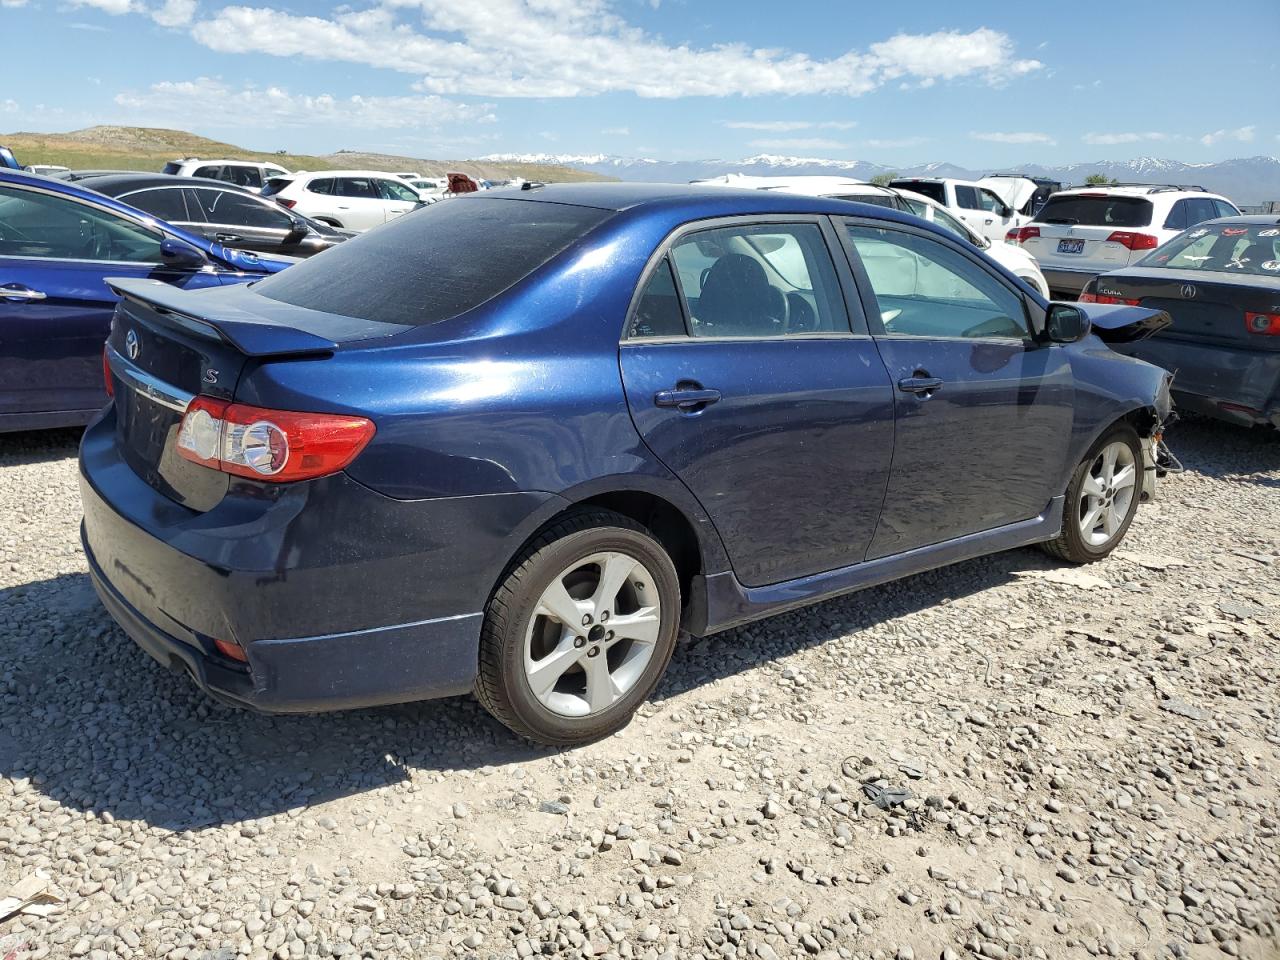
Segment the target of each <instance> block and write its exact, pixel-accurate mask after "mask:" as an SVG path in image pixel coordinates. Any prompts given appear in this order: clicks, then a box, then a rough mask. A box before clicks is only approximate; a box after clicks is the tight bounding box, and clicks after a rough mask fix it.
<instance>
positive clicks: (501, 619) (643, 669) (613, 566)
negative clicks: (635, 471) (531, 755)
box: [475, 510, 680, 746]
mask: <svg viewBox="0 0 1280 960" xmlns="http://www.w3.org/2000/svg"><path fill="white" fill-rule="evenodd" d="M679 621H680V580H679V578H678V576H677V575H676V570H675V566H674V565H673V564H672V562H671V558H670V557H669V556H668V555H667V552H666V551H665V550H664V549H663V548H662V545H661V544H660V543H658V541H657V540H656V539H654V537H653V536H652V535H651V534H650V533H649V531H648V530H646V529H645V528H644V527H642V526H640V525H639V524H637V523H635V522H634V521H632V520H631V519H629V518H627V517H624V516H622V515H620V514H616V513H613V512H611V511H607V510H583V511H579V512H576V513H573V514H570V515H568V516H566V517H564V518H562V519H560V520H558V521H556V522H555V523H553V524H552V525H551V526H549V527H548V528H547V529H546V530H544V531H543V532H542V533H541V534H539V535H538V536H537V537H536V538H535V539H534V541H533V542H532V543H530V544H529V545H528V546H527V547H525V549H524V550H523V551H522V552H521V554H520V556H519V557H517V558H516V560H515V562H514V563H513V564H512V566H511V567H510V568H509V569H508V572H507V573H506V575H505V576H504V578H503V580H502V582H501V583H500V584H499V585H498V588H497V589H496V590H495V591H494V594H493V597H492V598H491V599H490V601H489V605H488V607H487V609H486V613H485V621H484V627H483V629H482V631H481V638H480V664H479V672H478V675H477V678H476V687H475V690H476V696H477V697H478V699H479V700H480V702H481V703H482V704H484V706H485V708H486V709H487V710H488V711H489V712H490V713H492V714H493V715H494V717H496V718H497V719H498V720H499V721H501V722H502V723H503V724H505V725H506V726H507V727H509V728H510V729H511V730H513V731H514V732H516V733H518V734H519V735H521V736H523V737H526V738H528V739H530V740H534V741H537V742H539V743H545V744H549V745H551V746H578V745H581V744H584V743H590V742H591V741H593V740H598V739H600V738H601V737H605V736H608V735H609V734H611V733H614V732H615V731H617V730H619V729H621V728H622V727H623V726H625V725H626V724H627V722H628V721H630V719H631V716H632V714H634V713H635V711H636V709H637V708H638V707H639V706H640V704H641V703H643V702H644V701H645V700H646V699H648V697H649V694H650V693H652V692H653V688H654V687H655V686H657V683H658V680H659V678H661V676H662V674H663V671H665V670H666V667H667V662H668V661H669V660H670V659H671V652H672V650H674V649H675V642H676V631H677V628H678V627H679Z"/></svg>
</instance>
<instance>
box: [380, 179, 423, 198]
mask: <svg viewBox="0 0 1280 960" xmlns="http://www.w3.org/2000/svg"><path fill="white" fill-rule="evenodd" d="M378 194H379V195H380V196H381V197H382V199H383V200H401V201H404V202H405V203H417V202H418V199H419V198H418V195H417V194H416V193H415V192H414V191H412V190H410V189H409V188H408V187H406V186H405V185H404V184H403V183H397V182H396V181H394V180H379V181H378Z"/></svg>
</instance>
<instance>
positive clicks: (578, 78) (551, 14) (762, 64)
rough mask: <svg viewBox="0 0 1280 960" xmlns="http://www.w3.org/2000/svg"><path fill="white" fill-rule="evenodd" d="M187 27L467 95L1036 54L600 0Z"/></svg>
mask: <svg viewBox="0 0 1280 960" xmlns="http://www.w3.org/2000/svg"><path fill="white" fill-rule="evenodd" d="M101 2H128V0H101ZM191 32H192V36H193V37H194V38H195V39H196V40H197V41H198V42H200V43H202V44H204V45H205V46H207V47H209V48H211V49H213V50H217V51H221V52H228V53H250V52H254V53H266V54H272V55H275V56H280V57H298V56H301V57H309V58H313V59H319V60H330V61H343V62H348V63H360V64H366V65H369V66H374V67H380V68H385V69H391V70H397V71H400V72H403V73H411V74H417V75H419V76H421V78H422V79H421V80H420V81H419V84H418V88H419V89H421V90H423V91H424V92H427V93H436V94H469V95H475V96H501V97H572V96H584V95H592V94H599V93H607V92H612V91H630V92H632V93H635V94H637V95H639V96H642V97H683V96H728V95H733V94H738V95H743V96H754V95H768V94H773V95H787V94H841V95H846V96H858V95H861V94H864V93H868V92H870V91H871V90H874V89H876V88H877V87H878V86H880V85H881V84H883V83H885V82H888V81H890V80H895V79H899V78H902V79H908V80H912V81H920V82H926V81H932V80H935V79H944V80H955V79H960V78H971V79H976V80H980V81H983V82H987V83H1000V82H1003V81H1005V80H1007V79H1008V78H1009V77H1015V76H1020V75H1023V74H1025V73H1029V72H1031V71H1033V70H1037V69H1039V68H1040V66H1041V64H1040V63H1039V61H1035V60H1017V59H1015V58H1014V56H1013V42H1012V41H1011V40H1010V38H1009V37H1008V36H1007V35H1006V34H1003V33H1000V32H998V31H995V30H990V29H987V28H981V29H978V30H974V31H971V32H969V33H960V32H956V31H940V32H937V33H932V34H927V35H914V34H899V35H897V36H894V37H891V38H890V39H888V40H885V41H882V42H880V43H875V44H872V45H871V47H870V48H869V49H868V50H866V51H858V50H850V51H848V52H847V53H845V54H842V55H841V56H838V57H835V58H832V59H827V60H820V59H814V58H811V57H810V56H809V55H807V54H804V53H797V52H792V51H787V50H777V49H758V48H751V47H748V46H746V45H744V44H736V43H726V44H717V45H714V46H709V47H701V48H695V47H691V46H688V45H679V46H673V45H671V44H669V43H667V42H665V41H663V40H661V39H660V38H658V37H655V36H653V35H650V34H648V33H645V32H644V31H643V30H641V29H639V28H637V27H634V26H632V25H631V24H629V23H628V22H627V21H626V20H624V19H623V18H622V17H621V16H618V15H617V14H615V13H614V12H613V8H612V4H611V3H610V0H487V2H485V3H462V4H459V3H457V2H456V0H383V3H382V5H379V6H371V7H366V8H363V9H351V8H350V7H338V8H337V9H335V10H334V11H333V12H332V13H330V14H329V15H328V16H302V15H298V14H294V13H290V12H288V11H286V10H283V9H275V8H271V7H248V6H230V7H226V8H224V9H222V10H220V11H218V12H217V13H216V14H214V15H213V16H211V17H209V18H207V19H202V20H198V21H197V22H196V23H194V24H193V26H192V30H191Z"/></svg>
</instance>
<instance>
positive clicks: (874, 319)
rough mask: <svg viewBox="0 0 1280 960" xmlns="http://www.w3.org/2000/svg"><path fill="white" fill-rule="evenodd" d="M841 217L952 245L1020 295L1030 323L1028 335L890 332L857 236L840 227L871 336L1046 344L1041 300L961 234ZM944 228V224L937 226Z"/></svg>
mask: <svg viewBox="0 0 1280 960" xmlns="http://www.w3.org/2000/svg"><path fill="white" fill-rule="evenodd" d="M832 219H838V220H839V221H840V226H841V227H843V226H846V225H853V226H859V227H870V228H871V229H874V230H896V231H898V232H900V233H905V234H912V235H915V236H918V237H922V238H923V239H925V240H932V241H934V242H935V243H941V244H942V245H943V246H945V247H950V248H951V249H952V250H953V251H955V252H956V253H959V254H960V255H961V256H962V257H964V258H965V259H966V260H968V261H969V262H970V263H972V264H973V265H974V266H976V267H978V268H980V269H981V270H983V271H985V272H986V273H987V275H988V276H990V277H991V278H992V279H993V280H995V281H996V282H997V283H999V284H1000V285H1001V286H1002V287H1004V288H1005V289H1006V290H1008V291H1009V293H1011V294H1012V295H1013V296H1015V297H1017V298H1018V302H1019V303H1021V304H1022V320H1023V325H1024V326H1025V327H1026V331H1027V332H1026V335H1025V336H1023V337H1022V338H1020V339H1019V338H1015V337H944V336H939V337H920V336H916V335H914V334H909V333H889V332H888V331H887V330H885V328H884V323H883V321H882V320H881V319H880V303H879V301H878V300H877V299H876V293H875V288H874V287H872V285H871V277H870V276H869V275H868V274H867V269H866V267H865V266H864V265H863V263H862V258H861V257H860V256H859V255H858V251H857V248H856V247H855V246H854V245H853V238H852V237H850V236H849V231H848V230H844V229H840V230H838V231H837V232H838V233H839V236H840V241H841V243H842V244H843V245H844V250H845V256H846V257H848V258H849V266H850V269H851V270H852V271H853V274H854V276H855V277H856V278H857V283H858V292H859V295H860V296H861V297H862V301H863V303H862V306H863V312H864V314H865V315H866V317H867V324H868V327H869V329H870V330H871V336H872V337H874V338H875V339H877V340H935V341H936V340H942V341H946V342H947V343H1003V344H1010V343H1022V344H1024V345H1025V346H1026V347H1027V348H1028V349H1032V348H1038V347H1041V346H1043V345H1044V343H1043V341H1042V340H1041V339H1040V337H1039V336H1038V335H1037V332H1036V325H1035V323H1034V322H1033V317H1032V307H1033V306H1035V307H1037V308H1039V306H1040V305H1039V304H1038V303H1036V302H1035V301H1031V302H1030V303H1028V301H1027V295H1026V294H1025V293H1024V292H1023V291H1022V290H1019V289H1018V288H1017V287H1015V286H1013V285H1012V284H1010V283H1009V281H1008V280H1007V279H1006V278H1005V277H1003V276H1001V275H1000V274H999V273H997V272H996V271H994V270H992V269H991V267H990V266H988V265H987V264H986V263H984V262H983V261H982V259H981V258H979V257H976V256H974V254H975V253H976V252H977V251H976V250H975V249H970V250H966V249H965V248H964V246H962V245H961V244H960V243H959V242H958V241H959V238H958V237H957V238H952V237H951V236H950V235H945V236H939V235H938V234H936V233H933V232H932V231H930V230H922V229H920V228H919V227H916V226H914V225H912V224H908V223H897V222H895V221H889V220H873V219H871V218H869V217H847V216H841V217H833V218H832ZM936 229H938V230H941V229H942V228H941V227H938V228H936Z"/></svg>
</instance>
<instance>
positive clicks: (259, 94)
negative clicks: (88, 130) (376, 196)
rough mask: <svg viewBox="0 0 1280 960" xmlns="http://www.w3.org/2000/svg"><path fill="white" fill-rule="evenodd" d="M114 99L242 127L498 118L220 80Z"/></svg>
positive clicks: (458, 108)
mask: <svg viewBox="0 0 1280 960" xmlns="http://www.w3.org/2000/svg"><path fill="white" fill-rule="evenodd" d="M115 102H116V104H117V105H118V106H121V107H124V108H125V109H126V110H127V111H129V116H130V117H131V118H132V119H134V120H135V121H141V120H147V121H149V122H160V123H165V122H182V121H188V122H189V121H190V120H191V116H192V109H193V108H192V104H199V105H200V106H199V108H198V109H199V113H200V119H201V120H202V121H204V122H205V123H219V122H234V123H235V124H236V125H237V126H257V127H279V126H291V125H296V126H304V125H307V126H310V125H317V124H319V125H329V126H342V127H348V128H360V129H387V128H395V127H434V126H439V125H441V124H446V123H454V122H461V121H466V122H468V123H486V122H491V121H492V120H493V119H494V116H493V113H492V112H491V109H490V107H488V106H487V105H485V106H480V107H471V106H467V105H465V104H461V103H457V102H455V101H453V100H445V99H444V98H442V97H434V96H409V97H362V96H352V97H334V96H330V95H329V94H327V93H322V94H316V95H308V94H294V93H290V92H289V91H288V90H285V89H284V88H282V87H250V86H245V87H240V88H238V89H236V88H232V87H230V86H228V85H227V84H225V83H223V82H222V81H221V80H218V79H214V78H210V77H199V78H197V79H195V80H184V81H170V80H165V81H162V82H160V83H155V84H152V85H151V86H150V87H149V88H147V89H146V90H145V91H143V92H141V93H134V92H131V91H130V92H125V93H121V94H117V95H116V97H115Z"/></svg>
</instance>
